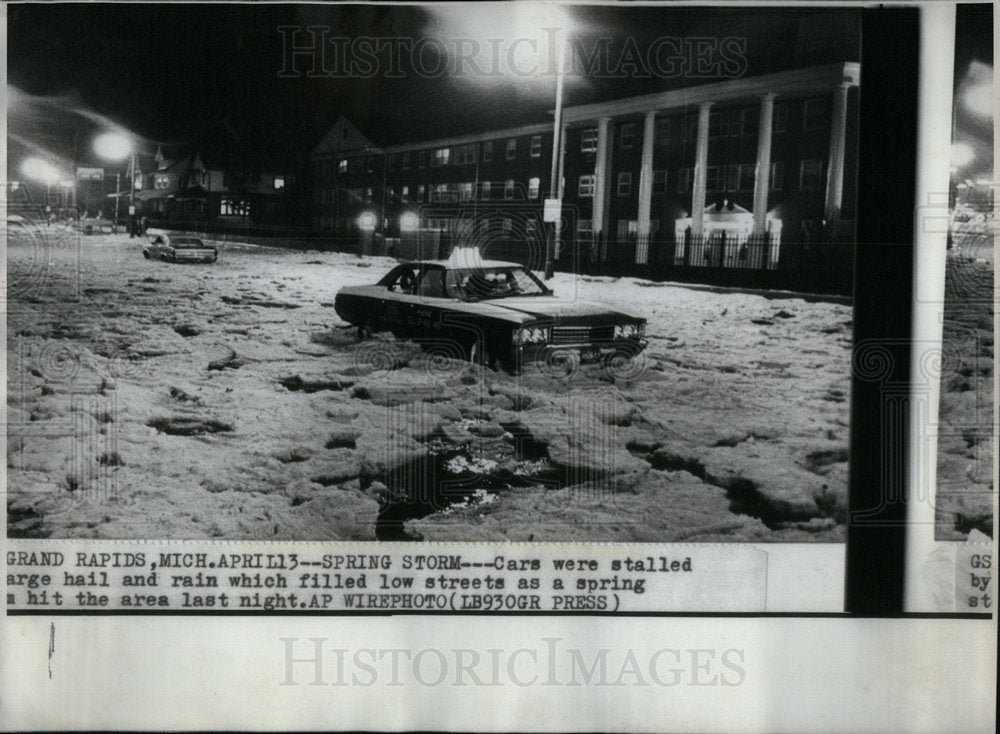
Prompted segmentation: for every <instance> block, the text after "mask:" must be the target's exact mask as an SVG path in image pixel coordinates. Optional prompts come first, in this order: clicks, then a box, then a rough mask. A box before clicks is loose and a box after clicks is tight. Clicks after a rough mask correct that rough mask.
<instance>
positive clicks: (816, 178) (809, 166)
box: [799, 158, 823, 191]
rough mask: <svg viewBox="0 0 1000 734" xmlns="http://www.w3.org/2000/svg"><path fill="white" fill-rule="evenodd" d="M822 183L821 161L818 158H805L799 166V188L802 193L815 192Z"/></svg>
mask: <svg viewBox="0 0 1000 734" xmlns="http://www.w3.org/2000/svg"><path fill="white" fill-rule="evenodd" d="M822 181H823V161H821V160H820V159H819V158H807V159H805V160H804V161H802V164H801V165H800V166H799V188H800V189H802V190H803V191H815V190H817V189H818V188H819V187H820V184H821V183H822Z"/></svg>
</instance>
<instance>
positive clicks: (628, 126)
mask: <svg viewBox="0 0 1000 734" xmlns="http://www.w3.org/2000/svg"><path fill="white" fill-rule="evenodd" d="M634 143H635V123H632V122H626V123H625V124H624V125H622V132H621V144H622V150H628V149H629V148H631V147H632V145H633V144H634Z"/></svg>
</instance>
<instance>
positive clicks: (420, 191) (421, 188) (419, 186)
mask: <svg viewBox="0 0 1000 734" xmlns="http://www.w3.org/2000/svg"><path fill="white" fill-rule="evenodd" d="M425 190H426V189H425V188H424V185H423V184H417V201H423V200H424V191H425Z"/></svg>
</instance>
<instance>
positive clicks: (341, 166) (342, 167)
mask: <svg viewBox="0 0 1000 734" xmlns="http://www.w3.org/2000/svg"><path fill="white" fill-rule="evenodd" d="M337 172H338V173H347V159H346V158H341V159H340V162H339V163H338V164H337Z"/></svg>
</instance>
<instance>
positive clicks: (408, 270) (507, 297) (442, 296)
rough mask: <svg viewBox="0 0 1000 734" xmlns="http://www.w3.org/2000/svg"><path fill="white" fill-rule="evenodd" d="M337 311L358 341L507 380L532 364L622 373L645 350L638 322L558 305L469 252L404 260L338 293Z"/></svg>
mask: <svg viewBox="0 0 1000 734" xmlns="http://www.w3.org/2000/svg"><path fill="white" fill-rule="evenodd" d="M334 307H335V309H336V311H337V314H338V315H339V316H340V318H342V319H343V320H344V321H347V322H348V323H350V324H352V325H354V326H357V327H358V331H359V335H360V336H362V337H366V336H368V335H370V334H372V333H373V332H378V331H391V332H392V333H393V334H395V335H396V336H397V337H401V338H411V339H414V340H416V341H418V342H419V343H421V344H422V345H423V346H424V347H425V349H434V350H440V351H441V352H442V354H446V355H448V356H462V357H464V358H466V359H469V360H471V361H473V362H476V363H478V364H482V365H485V366H488V367H492V368H502V369H503V370H505V371H507V372H511V373H517V372H519V371H520V370H521V368H522V367H523V366H525V365H526V364H528V363H530V362H546V363H548V364H549V365H562V366H565V367H566V368H567V371H572V370H575V368H576V365H578V364H579V363H581V362H601V363H603V364H604V366H605V367H607V368H611V369H612V370H613V369H615V368H618V369H620V368H622V367H623V366H624V365H625V364H626V363H628V362H629V361H630V360H631V359H632V358H633V357H635V356H636V355H638V354H639V353H640V352H642V350H643V349H645V347H646V340H645V339H644V331H645V326H646V320H645V319H643V318H640V317H638V316H634V315H632V314H629V313H626V312H624V311H620V310H617V309H612V308H609V307H607V306H604V305H602V304H597V303H589V302H584V301H578V300H562V299H560V298H558V297H557V296H556V295H555V294H554V293H553V292H552V291H551V290H550V289H549V288H548V287H546V286H545V284H544V283H542V281H540V280H539V279H538V278H537V277H536V276H535V275H534V274H533V273H532V272H531V271H530V270H528V269H527V268H525V267H524V266H523V265H519V264H517V263H512V262H501V261H495V260H483V259H481V257H480V256H479V252H478V250H476V249H475V248H456V249H455V250H454V251H453V252H452V255H451V257H450V258H449V259H448V260H423V261H413V262H404V263H402V264H400V265H397V266H396V267H394V268H393V269H392V270H390V271H389V272H388V273H387V274H386V275H385V277H383V278H382V279H381V280H380V281H379V282H378V283H376V284H374V285H364V286H346V287H344V288H341V289H340V291H339V292H338V293H337V297H336V300H335V302H334Z"/></svg>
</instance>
